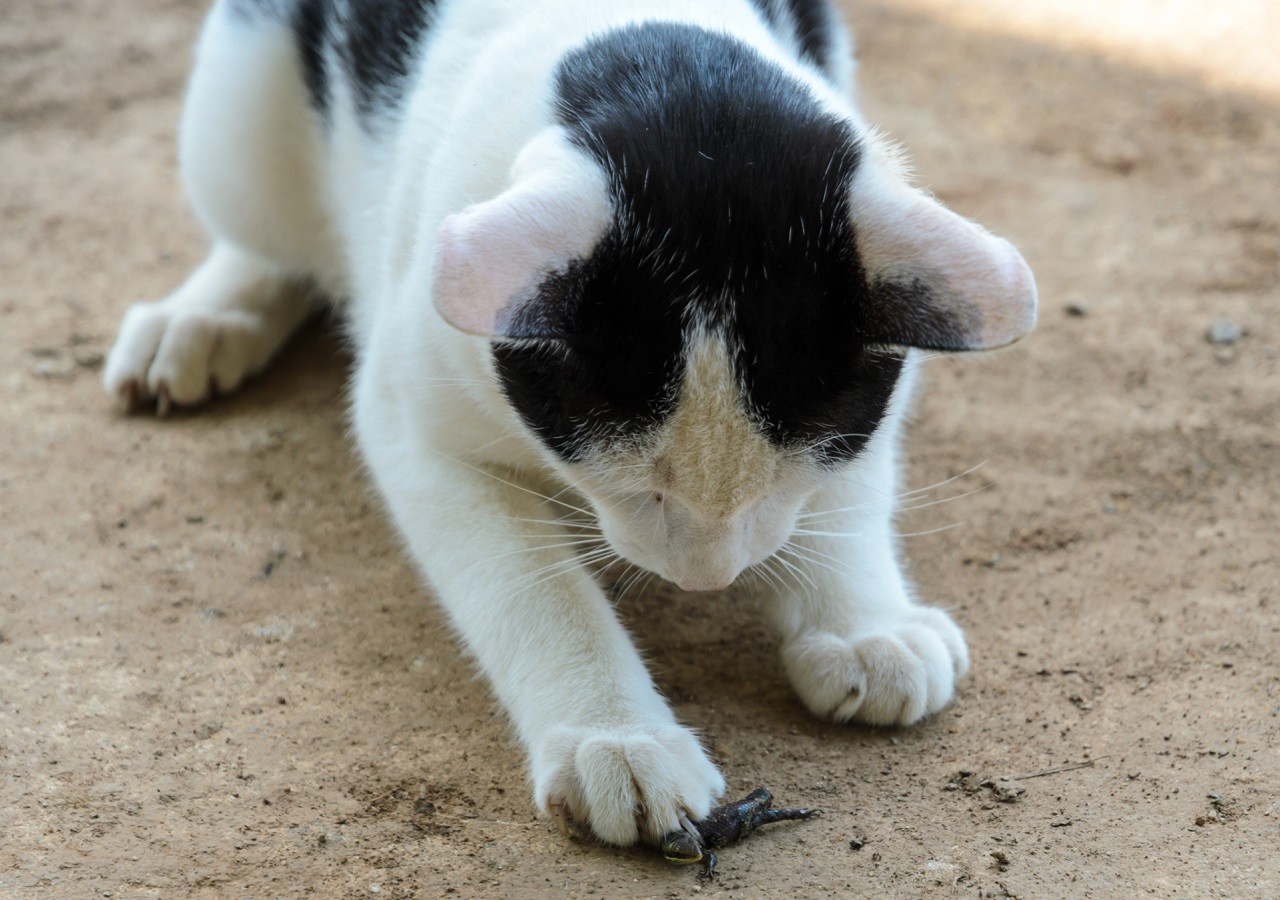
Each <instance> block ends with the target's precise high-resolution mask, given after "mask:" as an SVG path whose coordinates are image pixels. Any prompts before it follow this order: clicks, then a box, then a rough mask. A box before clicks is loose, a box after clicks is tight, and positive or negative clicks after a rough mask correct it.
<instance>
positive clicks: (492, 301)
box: [432, 131, 612, 337]
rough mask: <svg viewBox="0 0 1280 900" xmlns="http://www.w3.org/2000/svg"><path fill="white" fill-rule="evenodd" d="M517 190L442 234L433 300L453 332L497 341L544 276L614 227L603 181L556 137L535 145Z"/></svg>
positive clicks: (458, 219) (454, 219) (461, 216)
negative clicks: (519, 306) (505, 325)
mask: <svg viewBox="0 0 1280 900" xmlns="http://www.w3.org/2000/svg"><path fill="white" fill-rule="evenodd" d="M516 171H517V172H518V173H519V174H518V177H517V179H516V183H515V184H514V185H513V186H512V187H511V188H510V189H508V190H507V191H505V192H503V193H502V194H499V195H498V196H497V197H495V198H494V199H492V200H488V201H486V202H484V203H479V204H476V205H475V206H471V207H469V208H467V209H466V210H464V211H462V212H461V213H458V214H457V215H453V216H449V217H448V218H447V219H445V221H444V223H443V224H442V225H441V226H440V231H439V233H438V237H437V246H436V254H435V271H434V277H433V281H432V300H433V302H434V303H435V307H436V309H437V310H438V311H439V313H440V315H441V316H443V317H444V319H445V321H447V322H448V323H449V324H450V325H452V326H453V327H454V328H457V329H458V330H459V331H463V332H466V333H467V334H474V335H478V336H480V337H500V336H502V335H503V333H504V332H503V326H504V324H505V323H506V322H507V321H509V320H510V319H511V315H510V314H511V313H512V312H513V311H514V309H515V307H516V306H518V305H519V304H520V303H523V302H527V301H530V300H532V299H533V298H532V297H531V296H529V295H530V294H531V292H532V291H533V289H534V288H536V287H537V285H538V283H539V282H540V281H541V280H542V279H543V278H545V277H546V275H547V274H549V273H551V272H554V271H557V270H559V269H562V268H564V267H565V266H567V265H568V264H569V263H571V262H572V261H573V260H575V259H581V258H584V257H586V256H587V255H589V254H590V252H591V251H592V250H593V249H594V248H595V245H596V244H597V243H598V242H599V241H600V238H601V237H602V236H603V235H604V233H605V230H606V229H607V228H608V227H609V225H610V223H611V222H612V211H611V209H610V206H609V195H608V188H607V183H606V181H605V176H604V173H603V172H602V171H601V170H600V168H599V166H598V165H597V164H596V163H595V162H594V161H592V160H590V159H588V158H587V157H585V156H584V155H583V154H582V153H581V152H580V151H578V150H576V149H575V148H573V147H571V146H569V145H568V143H567V142H566V141H565V140H564V138H563V137H562V136H561V135H559V134H558V133H556V132H554V131H553V132H549V133H544V134H543V135H541V136H540V137H538V138H536V139H535V140H534V141H532V142H531V143H530V144H529V146H528V147H526V148H525V150H524V151H523V152H522V153H521V156H520V159H519V160H517V163H516Z"/></svg>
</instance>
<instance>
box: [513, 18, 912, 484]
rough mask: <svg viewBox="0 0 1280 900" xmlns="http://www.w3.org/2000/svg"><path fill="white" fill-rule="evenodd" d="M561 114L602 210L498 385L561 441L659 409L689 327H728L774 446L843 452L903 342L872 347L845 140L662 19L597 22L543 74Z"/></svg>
mask: <svg viewBox="0 0 1280 900" xmlns="http://www.w3.org/2000/svg"><path fill="white" fill-rule="evenodd" d="M558 101H559V115H560V121H561V123H562V124H563V125H564V127H566V128H567V129H568V130H569V131H570V133H571V135H572V136H573V139H574V140H575V141H576V142H577V143H578V144H579V145H580V146H581V147H582V148H583V149H584V150H586V151H587V152H588V153H590V154H591V155H592V156H593V157H594V158H595V159H596V160H597V161H598V162H599V163H600V165H601V166H602V167H603V168H604V169H605V171H606V172H608V173H609V179H610V187H611V191H612V194H613V201H614V206H615V209H616V210H617V221H616V222H615V225H614V227H613V229H612V230H611V231H610V232H609V233H608V234H607V235H606V237H605V238H604V240H603V241H602V242H601V243H600V245H599V246H598V247H597V249H596V250H595V252H594V253H593V254H592V255H591V256H590V258H589V259H586V260H584V261H582V262H581V263H580V264H578V265H575V266H573V267H571V268H570V270H569V271H568V272H566V273H560V274H557V275H555V276H553V277H552V278H550V279H548V281H547V283H545V284H544V285H543V295H542V297H540V298H539V299H538V300H536V301H534V303H533V304H531V306H530V307H529V309H530V310H531V311H532V315H533V316H534V318H532V319H528V320H526V323H527V325H528V326H529V328H528V336H529V337H538V336H554V337H558V338H559V340H557V341H552V342H537V341H534V342H530V341H519V342H514V343H506V344H499V345H498V346H496V347H495V350H494V353H495V357H496V360H497V365H498V371H499V373H500V375H501V378H502V381H503V385H504V387H505V390H506V392H507V395H508V397H509V398H510V400H511V402H512V404H513V406H514V407H515V408H516V409H517V410H518V411H519V412H520V413H521V415H522V416H523V417H524V419H525V421H526V422H527V423H528V424H529V425H530V426H531V427H533V428H535V429H536V430H537V431H538V432H539V434H540V435H541V436H542V437H543V439H544V440H546V441H547V443H548V444H550V445H551V446H552V447H553V448H555V449H556V451H557V452H559V453H561V454H563V455H565V456H566V457H568V458H574V457H575V456H578V455H580V454H581V453H582V451H584V450H585V449H586V445H587V443H589V442H590V441H591V440H592V439H593V438H604V437H606V436H607V437H610V438H616V437H618V436H619V435H623V436H625V435H628V434H634V433H636V432H639V431H642V430H644V429H646V428H650V427H653V426H654V425H656V424H658V423H660V422H661V421H662V419H663V417H664V415H665V413H666V412H667V411H668V410H669V409H670V408H671V405H672V400H673V393H674V391H675V390H676V388H677V385H676V384H675V382H674V379H675V378H676V377H677V375H678V374H679V373H680V372H681V371H682V369H683V367H682V364H681V363H682V354H683V352H684V351H685V349H686V339H687V337H688V334H689V332H690V325H691V324H692V323H697V324H698V325H700V326H702V327H705V328H708V329H712V330H716V331H719V332H721V333H725V334H727V335H729V336H730V340H729V345H730V346H731V347H733V348H734V349H735V351H736V353H735V359H734V366H735V369H736V371H737V375H738V378H739V379H740V380H741V382H742V383H743V385H744V388H745V390H746V395H747V401H748V405H749V408H750V409H751V411H752V412H753V413H754V415H755V416H756V417H757V418H758V421H759V422H760V424H761V425H762V426H763V428H764V430H765V432H766V434H767V435H768V436H769V437H770V438H771V439H772V440H774V441H775V442H776V443H778V444H781V445H786V446H810V445H815V444H816V445H817V446H816V447H815V451H814V452H815V453H816V455H817V456H818V458H819V459H822V460H824V461H830V462H835V461H838V460H844V459H848V458H850V457H851V456H853V455H855V454H856V453H857V452H858V451H859V450H860V448H861V447H862V446H863V444H864V443H865V441H866V438H867V436H869V435H870V434H872V433H873V432H874V430H875V427H876V425H877V424H878V422H879V421H880V419H881V418H882V417H883V415H884V412H885V409H886V406H887V404H888V402H889V398H890V395H891V393H892V390H893V386H894V384H895V383H896V381H897V378H898V375H899V371H900V369H901V365H902V360H901V357H900V356H897V355H895V354H890V353H885V352H882V351H879V350H876V349H874V348H872V347H869V346H868V341H869V339H870V338H869V335H868V334H867V331H866V328H865V321H866V319H867V315H868V314H867V308H866V307H867V300H868V286H867V284H866V282H865V279H864V278H863V275H862V271H861V267H860V265H859V262H858V258H857V253H856V251H855V236H854V234H853V228H852V224H851V220H850V216H849V209H848V203H849V201H848V197H849V185H850V181H851V179H852V177H853V174H854V171H855V170H856V168H857V165H858V161H859V148H858V144H857V141H856V139H855V136H854V135H853V133H852V132H851V131H850V129H849V127H848V125H846V124H845V123H844V122H842V121H840V120H839V119H838V118H836V117H835V116H834V115H831V114H829V113H828V112H826V111H825V110H824V109H823V108H822V107H821V106H820V105H819V103H818V102H817V100H816V99H815V98H814V97H812V96H811V95H810V93H809V90H808V89H807V88H806V87H805V86H803V85H802V84H801V83H799V82H798V81H796V80H794V79H792V78H791V77H790V76H788V75H787V74H786V73H785V72H783V71H782V70H781V69H780V68H778V67H777V66H776V65H772V64H770V63H768V62H767V61H766V60H764V59H763V58H761V57H760V56H759V54H758V53H757V52H756V51H755V50H753V49H752V48H750V47H748V46H746V45H745V44H742V43H740V42H738V41H736V40H735V39H733V38H730V37H727V36H724V35H719V34H714V33H712V32H709V31H706V30H703V29H699V28H694V27H691V26H687V25H677V24H661V25H658V24H649V25H644V26H639V27H633V28H628V29H622V30H618V31H614V32H611V33H609V34H607V35H605V36H602V37H600V38H598V39H596V40H594V41H592V42H590V43H589V44H587V45H586V46H584V47H583V48H582V49H580V50H578V51H576V52H574V53H572V54H570V55H569V56H568V57H567V58H566V59H565V61H564V63H563V64H562V66H561V69H560V72H559V78H558Z"/></svg>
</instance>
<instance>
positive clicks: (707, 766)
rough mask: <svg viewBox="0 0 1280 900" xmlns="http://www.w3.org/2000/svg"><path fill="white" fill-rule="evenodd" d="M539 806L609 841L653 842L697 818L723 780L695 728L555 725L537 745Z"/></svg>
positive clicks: (719, 790)
mask: <svg viewBox="0 0 1280 900" xmlns="http://www.w3.org/2000/svg"><path fill="white" fill-rule="evenodd" d="M533 770H534V771H533V776H534V790H535V792H536V797H537V800H538V804H539V807H540V809H541V810H542V811H543V812H544V813H546V814H549V815H553V816H555V817H556V819H557V821H559V822H563V818H564V816H565V815H566V813H567V815H568V816H569V817H570V818H572V820H573V821H574V822H575V823H577V824H578V825H581V826H583V827H585V828H587V829H589V830H590V831H591V832H592V833H593V834H594V835H595V836H596V837H598V838H599V839H600V840H602V841H605V842H606V843H609V844H617V845H620V846H628V845H630V844H634V843H636V842H637V841H645V842H647V843H651V844H656V843H658V842H659V841H660V840H661V839H662V837H663V836H664V835H666V834H668V833H669V832H671V831H674V830H675V829H677V828H679V827H680V820H681V816H691V817H692V818H694V819H699V818H701V817H702V816H705V815H706V814H707V813H708V812H709V811H710V810H711V806H712V803H713V802H714V801H715V798H716V797H718V796H720V794H721V793H723V791H724V778H723V777H721V775H720V773H719V772H718V771H717V770H716V768H715V766H714V765H713V764H712V763H711V761H710V760H709V759H708V758H707V755H706V752H705V751H704V750H703V749H702V747H701V745H700V744H699V743H698V740H697V738H696V737H694V735H693V734H692V732H690V731H689V730H688V729H686V728H682V727H680V726H660V727H656V728H558V729H555V730H554V731H553V732H552V733H551V734H550V735H549V736H548V737H547V738H546V739H545V740H544V741H542V742H541V744H540V745H539V746H538V747H536V748H535V751H534V759H533Z"/></svg>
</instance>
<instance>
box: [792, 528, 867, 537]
mask: <svg viewBox="0 0 1280 900" xmlns="http://www.w3.org/2000/svg"><path fill="white" fill-rule="evenodd" d="M792 534H800V535H804V536H805V537H839V538H856V537H862V534H861V533H860V532H857V531H811V530H809V529H807V528H797V529H796V530H795V531H794V532H792Z"/></svg>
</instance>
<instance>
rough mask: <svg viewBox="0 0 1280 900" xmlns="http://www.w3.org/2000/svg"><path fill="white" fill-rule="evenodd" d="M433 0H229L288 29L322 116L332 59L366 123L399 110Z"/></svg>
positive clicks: (241, 9)
mask: <svg viewBox="0 0 1280 900" xmlns="http://www.w3.org/2000/svg"><path fill="white" fill-rule="evenodd" d="M436 5H437V0H234V2H233V3H232V8H233V9H234V10H235V11H236V12H237V13H239V14H240V15H242V16H258V15H262V16H271V17H276V18H280V17H283V18H284V19H285V20H286V21H287V22H288V24H289V27H290V28H291V29H292V31H293V37H294V44H295V46H296V47H297V53H298V63H299V65H300V67H301V69H302V78H303V81H304V82H305V83H306V85H307V93H308V95H309V96H310V98H311V105H312V106H313V107H314V108H315V110H316V111H317V112H318V113H320V115H321V117H323V118H327V117H328V112H329V105H330V102H331V98H330V96H329V94H330V74H329V66H330V64H331V61H332V60H334V59H336V60H337V62H338V64H339V65H341V66H342V67H343V69H344V70H345V75H346V80H347V82H348V83H349V84H350V85H351V86H352V89H353V90H354V92H355V105H356V111H357V113H359V115H360V118H361V120H362V121H363V122H364V123H365V124H366V125H369V124H370V123H371V122H372V120H373V118H374V112H375V111H378V110H398V109H399V108H400V106H401V102H400V101H401V100H402V99H403V96H404V88H405V85H406V83H407V82H408V79H409V77H410V76H411V75H412V68H413V65H412V64H413V61H414V59H415V58H416V55H417V54H418V53H419V52H420V51H421V50H422V36H423V35H424V33H425V32H426V31H427V27H428V25H429V23H430V20H431V16H432V14H433V13H434V12H435V7H436Z"/></svg>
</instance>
